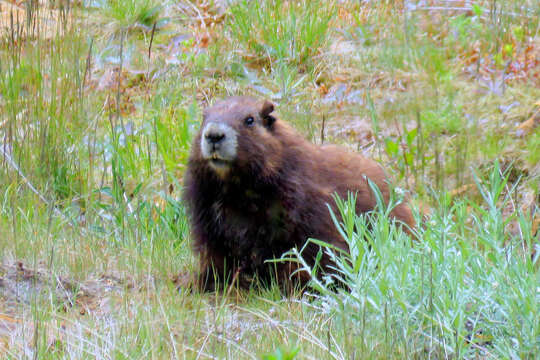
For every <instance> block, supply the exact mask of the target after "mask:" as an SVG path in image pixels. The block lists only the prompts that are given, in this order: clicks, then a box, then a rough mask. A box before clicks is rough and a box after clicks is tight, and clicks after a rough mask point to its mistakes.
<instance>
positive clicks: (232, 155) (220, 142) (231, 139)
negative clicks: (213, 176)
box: [201, 122, 238, 169]
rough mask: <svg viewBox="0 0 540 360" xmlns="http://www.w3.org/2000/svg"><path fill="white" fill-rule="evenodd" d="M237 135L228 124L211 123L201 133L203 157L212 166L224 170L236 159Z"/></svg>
mask: <svg viewBox="0 0 540 360" xmlns="http://www.w3.org/2000/svg"><path fill="white" fill-rule="evenodd" d="M237 146H238V141H237V133H236V130H234V129H233V128H232V127H230V126H229V125H227V124H223V123H217V122H210V123H208V124H206V125H205V127H204V128H203V131H202V133H201V155H202V157H203V158H204V159H206V160H208V161H209V164H210V166H212V167H213V168H215V169H222V168H224V167H227V166H228V165H229V162H231V161H233V160H234V159H236V149H237Z"/></svg>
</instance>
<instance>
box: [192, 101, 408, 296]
mask: <svg viewBox="0 0 540 360" xmlns="http://www.w3.org/2000/svg"><path fill="white" fill-rule="evenodd" d="M272 110H273V105H271V104H270V103H268V102H264V103H263V102H260V101H258V100H256V99H253V98H249V97H235V98H229V99H227V100H224V101H222V102H219V103H217V104H215V105H214V106H212V107H210V108H208V109H207V110H205V112H204V120H203V124H202V125H201V129H202V128H203V126H204V125H205V124H207V123H208V122H211V121H212V122H224V123H226V124H228V125H230V126H231V127H233V128H234V129H235V130H236V132H237V134H238V146H237V158H236V160H235V161H233V162H232V163H231V164H230V169H229V171H228V172H226V173H224V174H219V173H217V172H216V171H214V169H212V168H211V167H210V166H209V165H208V160H206V159H204V158H203V157H202V156H201V149H200V142H201V133H199V134H198V135H197V136H196V137H195V139H194V143H193V147H192V153H191V156H190V159H189V163H188V168H187V172H186V176H185V179H184V185H185V188H184V200H185V202H186V205H187V210H188V215H189V218H190V220H191V225H192V235H193V238H194V250H195V252H196V253H197V254H198V255H199V256H200V274H199V278H198V286H199V287H200V288H201V289H205V290H212V289H214V279H216V280H219V281H221V282H224V281H227V279H228V280H229V281H230V280H231V279H232V278H235V279H238V280H239V284H240V285H241V286H249V284H250V283H251V280H252V279H253V277H255V276H257V277H258V278H259V279H262V280H268V279H270V278H271V277H272V275H276V277H275V279H277V281H278V282H280V284H281V285H287V284H288V283H289V279H290V275H291V273H292V272H293V271H294V270H295V269H296V267H295V265H294V264H291V263H283V264H278V265H276V264H271V265H269V264H268V263H265V260H268V259H272V258H277V257H280V256H281V255H282V254H283V253H284V252H286V251H287V250H290V249H291V248H293V247H295V246H296V247H298V248H299V249H300V248H302V246H303V245H304V244H305V243H306V241H307V239H308V238H315V239H319V240H324V241H327V242H329V243H331V244H333V245H335V246H337V247H338V248H341V249H345V250H346V248H347V245H346V243H345V241H344V240H343V239H342V238H341V236H340V235H339V233H338V232H337V230H336V227H335V226H334V224H333V222H332V220H331V217H330V213H329V211H328V207H327V204H329V205H330V206H331V207H332V208H333V210H334V211H335V212H336V211H337V209H336V207H335V202H334V200H333V198H332V196H333V194H334V193H337V194H338V195H339V196H341V197H345V198H346V197H347V193H348V192H349V191H352V192H356V193H357V212H359V213H364V212H368V211H370V210H372V209H373V208H374V206H375V204H376V201H375V198H374V196H373V194H372V191H371V190H370V188H369V185H368V182H367V178H369V179H371V181H373V182H374V183H375V184H377V185H378V187H379V189H380V191H381V193H382V194H383V196H384V199H385V200H386V201H387V200H388V197H389V188H388V184H387V177H386V174H385V172H384V170H383V169H382V168H381V167H380V166H379V165H378V164H377V163H376V162H374V161H372V160H369V159H366V158H364V157H363V156H361V155H359V154H356V153H352V152H348V151H346V150H345V149H343V148H341V147H338V146H316V145H314V144H312V143H310V142H308V141H307V140H305V139H304V138H303V137H302V136H301V135H299V134H298V133H297V132H296V131H295V130H294V129H293V128H292V127H291V126H289V125H288V124H287V123H286V122H284V121H281V120H279V119H276V118H275V117H273V116H272V115H270V113H271V111H272ZM248 116H251V117H253V118H254V119H255V123H254V125H253V126H249V127H248V126H246V124H245V123H244V119H245V118H246V117H248ZM392 216H393V217H394V218H396V219H398V220H400V221H401V222H403V223H405V224H407V225H408V226H409V227H411V228H412V227H413V217H412V215H411V211H410V209H409V208H408V206H407V205H406V204H403V203H402V204H400V205H398V206H397V207H396V208H395V209H394V210H393V212H392ZM318 250H319V249H318V247H317V246H315V245H313V244H311V245H309V246H307V247H306V249H305V251H304V253H303V255H304V256H305V258H306V259H307V260H308V261H309V262H310V263H313V262H314V261H315V257H316V255H317V252H318ZM322 265H323V268H324V269H325V270H328V265H330V261H329V259H327V258H326V257H325V256H323V259H322ZM214 277H215V278H214ZM308 279H309V276H308V275H307V274H299V275H297V276H296V278H295V280H296V281H299V282H300V283H301V284H305V283H306V281H307V280H308ZM289 285H290V284H289Z"/></svg>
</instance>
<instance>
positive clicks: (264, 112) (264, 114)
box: [259, 100, 276, 126]
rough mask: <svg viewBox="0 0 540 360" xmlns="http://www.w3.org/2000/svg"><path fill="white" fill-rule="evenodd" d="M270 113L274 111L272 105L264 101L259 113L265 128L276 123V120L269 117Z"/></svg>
mask: <svg viewBox="0 0 540 360" xmlns="http://www.w3.org/2000/svg"><path fill="white" fill-rule="evenodd" d="M272 111H274V104H272V103H271V102H270V101H268V100H265V101H264V104H263V105H262V108H261V111H260V113H259V114H260V115H261V119H262V120H263V124H264V125H265V126H271V125H272V124H273V123H274V122H275V121H276V118H275V117H273V116H271V115H270V114H271V113H272Z"/></svg>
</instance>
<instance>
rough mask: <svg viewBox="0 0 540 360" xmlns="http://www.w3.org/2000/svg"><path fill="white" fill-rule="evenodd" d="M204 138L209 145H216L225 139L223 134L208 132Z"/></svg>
mask: <svg viewBox="0 0 540 360" xmlns="http://www.w3.org/2000/svg"><path fill="white" fill-rule="evenodd" d="M204 137H205V138H206V141H208V142H209V143H210V144H217V143H219V142H220V141H221V140H223V139H224V138H225V134H224V133H223V132H221V131H208V132H207V133H206V134H205V135H204Z"/></svg>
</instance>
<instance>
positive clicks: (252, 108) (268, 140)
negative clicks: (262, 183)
mask: <svg viewBox="0 0 540 360" xmlns="http://www.w3.org/2000/svg"><path fill="white" fill-rule="evenodd" d="M273 111H274V105H273V104H272V103H271V102H269V101H260V100H257V99H254V98H251V97H231V98H228V99H225V100H222V101H220V102H217V103H216V104H214V105H213V106H211V107H209V108H207V109H205V110H204V113H203V123H202V125H201V130H200V133H199V137H198V139H197V140H198V142H199V144H198V145H199V146H200V157H201V159H202V160H203V161H205V162H206V163H207V164H208V166H209V167H210V169H212V170H213V171H215V172H216V174H217V175H218V176H220V177H224V176H225V175H226V174H227V173H228V172H229V170H230V169H231V168H233V167H241V168H243V169H246V168H249V170H250V172H252V173H253V172H257V171H259V172H261V173H266V172H267V171H268V170H271V171H273V168H274V167H275V166H276V164H274V163H275V161H271V159H272V158H273V157H274V156H275V155H276V152H280V151H281V144H280V142H279V141H278V140H277V139H275V137H274V134H273V130H274V126H275V121H276V118H275V117H273V116H272V115H271V113H272V112H273ZM272 154H274V155H272ZM254 175H257V174H254Z"/></svg>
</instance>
